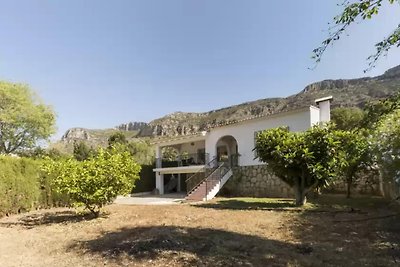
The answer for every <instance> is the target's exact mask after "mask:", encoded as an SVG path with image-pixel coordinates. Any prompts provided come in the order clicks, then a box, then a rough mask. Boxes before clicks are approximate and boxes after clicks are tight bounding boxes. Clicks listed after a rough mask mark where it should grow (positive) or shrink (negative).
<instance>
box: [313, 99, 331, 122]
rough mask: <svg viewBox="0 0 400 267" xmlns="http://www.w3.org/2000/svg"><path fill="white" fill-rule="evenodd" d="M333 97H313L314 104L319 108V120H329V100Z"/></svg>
mask: <svg viewBox="0 0 400 267" xmlns="http://www.w3.org/2000/svg"><path fill="white" fill-rule="evenodd" d="M332 99H333V97H332V96H327V97H323V98H318V99H315V104H317V106H318V108H319V121H320V122H329V121H330V120H331V101H332Z"/></svg>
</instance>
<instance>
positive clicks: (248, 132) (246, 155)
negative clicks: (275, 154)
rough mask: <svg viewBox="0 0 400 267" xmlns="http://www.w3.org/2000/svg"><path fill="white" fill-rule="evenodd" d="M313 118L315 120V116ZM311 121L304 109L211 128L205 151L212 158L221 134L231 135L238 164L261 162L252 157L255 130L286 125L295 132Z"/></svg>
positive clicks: (307, 111)
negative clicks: (235, 144)
mask: <svg viewBox="0 0 400 267" xmlns="http://www.w3.org/2000/svg"><path fill="white" fill-rule="evenodd" d="M314 115H315V114H314ZM313 119H314V120H315V119H316V118H313ZM311 123H312V121H311V115H310V109H305V110H300V111H296V112H293V113H284V114H277V115H275V116H270V117H264V118H259V119H253V120H249V121H244V122H242V123H236V124H232V125H227V126H222V127H217V128H213V129H211V130H210V132H209V133H208V134H207V136H206V153H209V154H210V160H211V159H213V158H214V157H215V156H216V144H217V142H218V140H219V139H220V138H221V137H223V136H227V135H231V136H233V137H234V138H235V139H236V141H237V144H238V151H239V154H240V157H239V165H240V166H251V165H259V164H263V163H262V162H260V161H258V160H255V159H254V151H252V150H253V148H254V133H255V132H257V131H262V130H266V129H271V128H276V127H279V126H288V127H289V130H290V131H295V132H297V131H305V130H307V129H308V128H310V126H311Z"/></svg>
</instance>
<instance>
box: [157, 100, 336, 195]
mask: <svg viewBox="0 0 400 267" xmlns="http://www.w3.org/2000/svg"><path fill="white" fill-rule="evenodd" d="M331 100H332V97H325V98H321V99H317V100H315V103H316V105H315V106H313V105H310V106H307V107H303V108H300V109H296V110H290V111H286V112H281V113H277V114H273V115H267V116H259V117H252V118H247V119H243V120H240V121H236V122H232V123H228V124H223V125H218V126H215V127H213V128H211V129H209V130H208V131H203V132H200V133H198V134H195V135H188V136H176V137H169V138H159V139H157V140H155V141H154V145H155V149H156V158H157V160H156V168H155V169H154V172H155V173H156V189H157V191H158V193H159V194H164V193H169V192H186V193H187V194H188V195H187V199H192V200H208V199H211V198H213V197H214V196H215V195H216V194H217V193H218V192H219V190H220V189H221V188H222V187H223V186H224V184H225V183H226V182H227V181H228V180H229V179H230V178H231V177H234V176H236V177H237V176H238V174H239V176H240V178H241V179H240V181H239V182H241V183H242V185H238V186H244V188H245V187H246V186H247V187H248V189H244V191H245V190H248V191H249V192H253V194H252V195H253V196H261V195H268V196H277V197H278V196H287V195H290V192H289V191H290V190H289V189H285V188H284V187H285V186H286V185H281V184H279V181H275V182H274V181H272V180H274V178H273V177H267V176H268V175H267V174H266V171H265V167H266V166H265V163H263V162H260V161H259V160H258V159H257V158H256V156H255V152H254V151H253V150H254V145H255V136H256V133H257V132H259V131H263V130H266V129H271V128H276V127H281V126H284V127H288V129H289V130H290V131H294V132H299V131H305V130H307V129H309V128H310V127H311V126H313V125H315V124H318V123H322V122H328V121H330V102H331ZM165 149H169V151H172V152H173V153H172V156H171V155H170V156H168V158H165V157H164V158H163V151H165ZM164 154H166V153H164ZM170 154H171V153H170ZM263 170H264V171H263ZM243 176H245V177H243ZM257 179H258V180H257ZM263 181H264V182H263ZM252 182H253V184H254V185H253V186H252V185H251V184H252ZM269 182H270V183H269ZM278 184H279V186H280V187H282V189H279V190H280V191H279V190H278V191H279V192H277V188H276V187H277V186H278ZM272 185H274V187H275V188H272ZM252 187H255V188H253V189H252ZM260 189H262V190H261V191H260ZM257 192H265V193H257ZM268 192H270V194H268Z"/></svg>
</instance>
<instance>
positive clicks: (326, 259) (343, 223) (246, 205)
mask: <svg viewBox="0 0 400 267" xmlns="http://www.w3.org/2000/svg"><path fill="white" fill-rule="evenodd" d="M106 210H107V212H108V215H106V216H104V217H102V218H98V219H93V218H90V217H82V216H77V215H75V213H74V212H73V211H71V210H68V209H53V210H47V211H38V212H32V213H28V214H22V215H16V216H12V217H9V218H3V219H1V220H0V251H1V253H0V263H1V264H0V265H1V266H57V267H61V266H400V247H399V242H400V216H399V215H398V214H399V209H398V206H397V205H394V204H392V203H389V202H387V201H385V200H382V199H380V198H357V199H353V200H347V199H344V198H343V197H342V196H323V197H321V198H320V199H318V200H317V201H312V202H311V203H309V204H308V205H307V206H306V207H305V208H304V209H299V208H297V207H294V206H293V204H292V202H291V201H290V200H287V199H254V198H234V199H225V198H219V199H215V200H213V201H211V202H208V203H206V204H196V205H190V204H183V205H171V206H125V205H124V206H122V205H121V206H119V205H111V206H108V207H107V209H106Z"/></svg>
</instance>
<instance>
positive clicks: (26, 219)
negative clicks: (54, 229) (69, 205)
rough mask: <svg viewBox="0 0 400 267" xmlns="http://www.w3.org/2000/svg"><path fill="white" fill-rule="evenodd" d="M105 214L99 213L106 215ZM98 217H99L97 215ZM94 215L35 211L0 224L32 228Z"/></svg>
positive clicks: (79, 220) (70, 221) (76, 220)
mask: <svg viewBox="0 0 400 267" xmlns="http://www.w3.org/2000/svg"><path fill="white" fill-rule="evenodd" d="M106 216H107V215H100V217H106ZM97 218H99V217H97ZM93 219H96V217H95V216H94V215H93V214H78V213H76V212H75V211H73V210H63V211H55V212H37V213H33V214H32V213H31V214H27V215H22V216H21V217H19V218H18V219H17V220H12V221H7V220H5V221H3V222H0V226H4V227H11V226H22V227H25V228H28V229H30V228H34V227H36V226H40V225H52V224H61V223H78V222H81V221H87V220H93Z"/></svg>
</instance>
